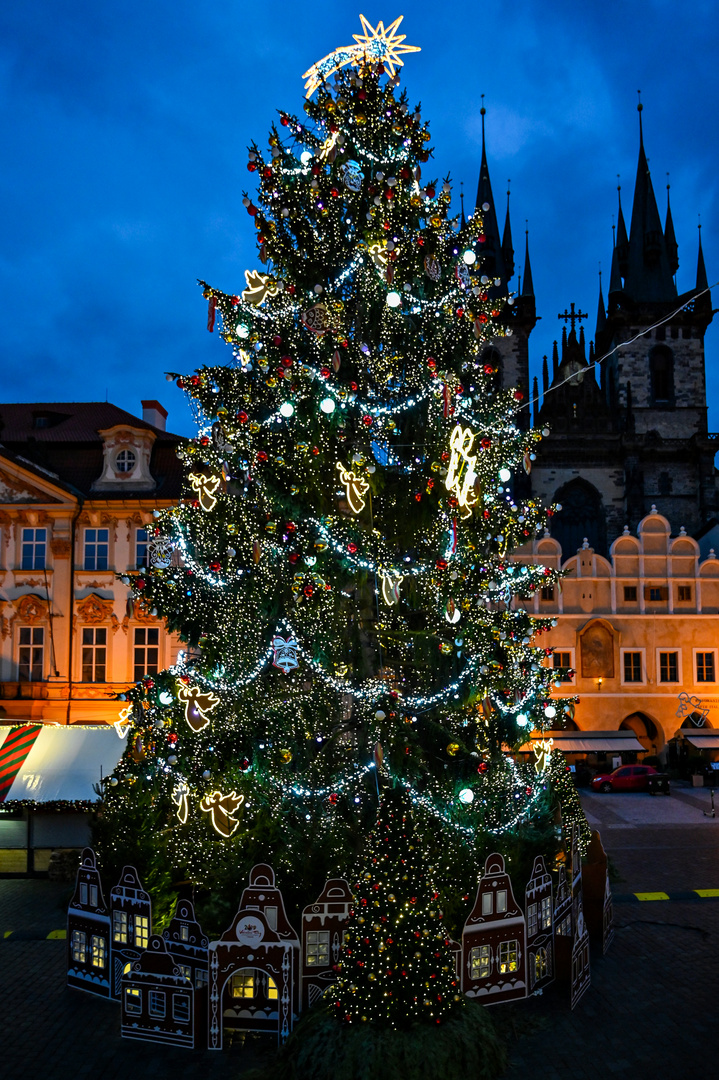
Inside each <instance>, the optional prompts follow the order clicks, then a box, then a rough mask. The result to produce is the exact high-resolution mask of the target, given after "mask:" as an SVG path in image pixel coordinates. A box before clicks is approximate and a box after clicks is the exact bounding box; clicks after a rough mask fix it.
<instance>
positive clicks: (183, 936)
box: [180, 924, 190, 941]
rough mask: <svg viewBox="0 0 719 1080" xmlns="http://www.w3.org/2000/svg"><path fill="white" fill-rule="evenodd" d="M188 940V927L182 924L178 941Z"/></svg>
mask: <svg viewBox="0 0 719 1080" xmlns="http://www.w3.org/2000/svg"><path fill="white" fill-rule="evenodd" d="M189 940H190V928H189V926H185V925H184V924H183V925H182V926H181V927H180V941H189Z"/></svg>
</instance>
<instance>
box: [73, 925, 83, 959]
mask: <svg viewBox="0 0 719 1080" xmlns="http://www.w3.org/2000/svg"><path fill="white" fill-rule="evenodd" d="M85 941H86V939H85V934H84V932H83V931H82V930H73V932H72V958H73V960H74V962H75V963H76V964H84V963H85Z"/></svg>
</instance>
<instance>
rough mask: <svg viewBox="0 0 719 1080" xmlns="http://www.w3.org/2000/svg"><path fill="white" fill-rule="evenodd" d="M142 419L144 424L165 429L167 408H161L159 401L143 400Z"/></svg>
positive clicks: (161, 429)
mask: <svg viewBox="0 0 719 1080" xmlns="http://www.w3.org/2000/svg"><path fill="white" fill-rule="evenodd" d="M142 419H143V420H144V421H145V423H146V424H152V426H153V427H156V428H159V430H160V431H165V423H166V421H167V409H165V408H163V406H162V405H161V404H160V402H159V401H143V402H142Z"/></svg>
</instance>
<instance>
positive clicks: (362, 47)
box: [302, 15, 421, 98]
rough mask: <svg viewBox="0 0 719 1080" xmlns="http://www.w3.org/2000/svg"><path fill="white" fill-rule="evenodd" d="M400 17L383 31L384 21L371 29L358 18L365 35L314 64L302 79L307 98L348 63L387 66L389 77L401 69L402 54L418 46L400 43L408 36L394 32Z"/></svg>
mask: <svg viewBox="0 0 719 1080" xmlns="http://www.w3.org/2000/svg"><path fill="white" fill-rule="evenodd" d="M403 18H404V15H400V16H399V18H397V19H395V20H394V22H393V23H390V25H389V26H388V27H386V28H385V25H384V23H383V22H380V23H377V26H376V27H373V26H372V25H371V24H370V23H369V22H368V21H367V19H365V17H364V15H360V20H361V22H362V28H363V30H364V34H353V35H352V37H353V38H354V39H355V41H356V42H357V44H356V45H345V46H344V47H343V48H340V49H334V50H333V51H332V52H331V53H328V55H327V56H325V57H324V58H323V59H322V60H318V61H317V63H316V64H313V65H312V67H311V68H310V69H309V70H308V71H306V72H305V73H304V75H303V76H302V78H303V79H306V80H307V81H306V83H305V90H306V91H307V97H308V98H309V97H312V95H313V94H314V92H315V90H316V89H317V87H318V86H321V85H322V83H323V82H324V80H325V79H327V78H329V76H330V75H331V74H332V73H333V72H334V71H339V69H340V68H343V67H346V66H347V64H356V65H357V66H359V64H360V63H361V62H362V60H374V61H376V62H377V63H382V64H384V65H385V66H386V67H387V69H388V71H389V74H390V75H394V70H395V67H403V66H404V60H401V59H400V56H401V55H402V54H403V53H412V52H420V51H421V50H420V47H419V46H418V45H403V44H402V43H403V41H404V39H405V38H406V37H407V35H406V34H397V33H395V31H396V30H397V29H398V28H399V24H400V23H401V22H402V19H403Z"/></svg>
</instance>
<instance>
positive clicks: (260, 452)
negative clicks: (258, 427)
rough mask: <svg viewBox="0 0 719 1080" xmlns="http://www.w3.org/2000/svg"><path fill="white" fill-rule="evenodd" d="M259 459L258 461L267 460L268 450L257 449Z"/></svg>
mask: <svg viewBox="0 0 719 1080" xmlns="http://www.w3.org/2000/svg"><path fill="white" fill-rule="evenodd" d="M257 460H258V461H267V451H266V450H258V451H257Z"/></svg>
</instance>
